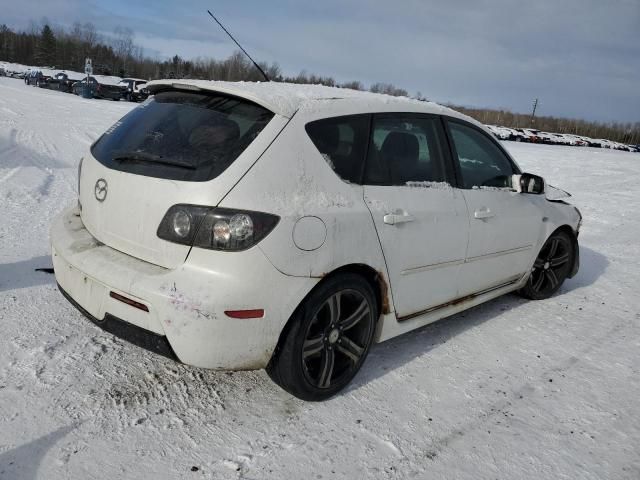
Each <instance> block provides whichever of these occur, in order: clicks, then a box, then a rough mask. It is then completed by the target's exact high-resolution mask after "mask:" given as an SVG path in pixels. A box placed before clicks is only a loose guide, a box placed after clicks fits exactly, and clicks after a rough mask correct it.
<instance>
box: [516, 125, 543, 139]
mask: <svg viewBox="0 0 640 480" xmlns="http://www.w3.org/2000/svg"><path fill="white" fill-rule="evenodd" d="M515 130H516V132H518V137H517V138H516V141H517V142H518V141H523V142H529V143H538V142H539V141H540V140H539V139H538V136H537V135H536V134H535V133H533V131H532V130H531V129H529V128H516V129H515Z"/></svg>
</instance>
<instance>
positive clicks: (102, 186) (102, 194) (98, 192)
mask: <svg viewBox="0 0 640 480" xmlns="http://www.w3.org/2000/svg"><path fill="white" fill-rule="evenodd" d="M93 193H94V194H95V196H96V200H98V201H99V202H104V199H105V198H107V181H106V180H105V179H104V178H100V179H99V180H98V181H97V182H96V186H95V187H94V189H93Z"/></svg>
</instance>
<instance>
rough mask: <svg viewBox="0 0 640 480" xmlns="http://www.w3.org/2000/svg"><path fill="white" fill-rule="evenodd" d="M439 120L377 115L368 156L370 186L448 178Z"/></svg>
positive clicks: (412, 183) (409, 184)
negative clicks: (446, 176)
mask: <svg viewBox="0 0 640 480" xmlns="http://www.w3.org/2000/svg"><path fill="white" fill-rule="evenodd" d="M440 128H441V127H440V120H439V119H437V118H430V117H417V116H405V115H384V116H376V117H375V119H374V122H373V129H372V132H373V133H372V139H371V145H370V146H369V153H368V155H367V168H366V174H365V183H367V184H369V185H398V186H407V185H408V186H414V185H416V184H420V185H424V186H430V184H432V183H440V182H444V181H445V171H444V155H443V151H442V143H443V142H442V141H441V130H440Z"/></svg>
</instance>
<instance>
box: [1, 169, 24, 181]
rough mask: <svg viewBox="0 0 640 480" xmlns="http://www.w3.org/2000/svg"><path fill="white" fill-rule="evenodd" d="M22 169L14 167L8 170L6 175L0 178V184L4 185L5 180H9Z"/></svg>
mask: <svg viewBox="0 0 640 480" xmlns="http://www.w3.org/2000/svg"><path fill="white" fill-rule="evenodd" d="M21 169H22V167H15V168H12V169H11V170H9V172H8V173H6V174H5V175H4V176H3V177H0V183H4V182H6V181H7V180H9V179H10V178H11V177H13V176H14V175H15V174H16V173H18V172H19V171H20V170H21Z"/></svg>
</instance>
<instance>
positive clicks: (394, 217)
mask: <svg viewBox="0 0 640 480" xmlns="http://www.w3.org/2000/svg"><path fill="white" fill-rule="evenodd" d="M382 220H383V221H384V223H386V224H387V225H397V224H399V223H407V222H413V221H414V220H415V218H414V217H413V216H412V215H409V214H408V213H407V212H402V213H388V214H386V215H385V216H384V217H383V219H382Z"/></svg>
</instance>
